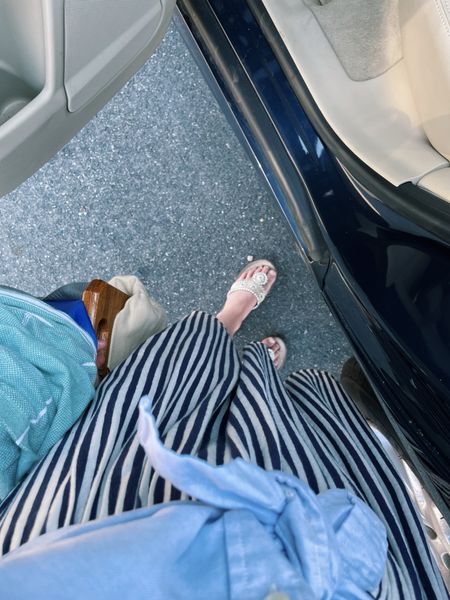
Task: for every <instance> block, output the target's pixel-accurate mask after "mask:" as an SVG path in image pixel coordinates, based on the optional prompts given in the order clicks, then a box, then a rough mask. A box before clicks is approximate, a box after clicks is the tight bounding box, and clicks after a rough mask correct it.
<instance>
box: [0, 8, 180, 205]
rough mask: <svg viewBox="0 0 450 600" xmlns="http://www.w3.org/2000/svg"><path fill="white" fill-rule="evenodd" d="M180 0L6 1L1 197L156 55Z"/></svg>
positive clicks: (0, 65) (0, 11)
mask: <svg viewBox="0 0 450 600" xmlns="http://www.w3.org/2000/svg"><path fill="white" fill-rule="evenodd" d="M174 6H175V0H0V196H3V195H4V194H6V193H8V192H9V191H11V190H12V189H14V188H15V187H17V186H18V185H19V184H20V183H21V182H22V181H24V180H25V179H27V178H28V177H29V176H30V175H31V174H32V173H33V172H34V171H36V170H37V169H38V168H39V167H41V166H42V165H43V164H44V163H45V162H46V161H47V160H48V159H49V158H51V156H53V154H55V152H57V150H58V149H59V148H61V146H63V145H64V144H65V143H66V142H67V141H68V140H69V139H70V138H71V137H72V136H73V135H74V134H75V133H76V132H77V131H78V130H79V129H81V128H82V127H83V125H85V123H86V122H87V121H89V119H90V118H92V117H93V116H94V115H95V114H96V113H97V112H98V111H99V110H100V108H101V107H102V106H103V105H104V104H105V103H106V102H107V101H108V100H109V99H110V98H111V97H112V96H113V95H114V94H115V93H116V92H117V91H118V90H119V89H120V88H121V87H122V86H123V85H124V84H125V83H126V82H127V81H128V79H129V78H130V77H131V76H132V75H133V74H134V73H135V72H136V71H137V70H138V69H139V67H140V66H141V65H142V64H143V63H144V62H145V61H146V60H147V58H148V57H149V56H150V55H151V54H152V52H153V51H154V50H155V48H156V47H157V45H158V44H159V42H160V40H161V39H162V37H163V35H164V33H165V31H166V30H167V27H168V25H169V22H170V19H171V16H172V13H173V9H174Z"/></svg>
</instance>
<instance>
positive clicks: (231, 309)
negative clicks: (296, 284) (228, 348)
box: [217, 265, 277, 335]
mask: <svg viewBox="0 0 450 600" xmlns="http://www.w3.org/2000/svg"><path fill="white" fill-rule="evenodd" d="M256 273H265V275H266V276H267V283H265V284H264V285H262V289H263V291H264V293H265V294H268V293H269V291H270V289H271V288H272V285H273V284H274V283H275V280H276V278H277V273H276V271H275V270H274V269H272V268H271V267H269V266H267V265H264V266H256V267H253V268H252V267H250V268H248V269H247V270H245V271H244V272H243V273H241V275H240V276H239V277H238V278H237V279H236V281H243V280H251V279H252V277H253V276H254V275H255V274H256ZM255 304H256V298H255V295H254V294H252V293H251V292H248V291H246V290H239V291H233V292H232V293H230V294H229V295H228V296H227V299H226V301H225V304H224V305H223V308H222V310H221V311H220V312H219V313H218V314H217V318H218V319H219V321H220V322H221V323H222V324H223V326H224V327H225V329H226V330H227V331H228V333H229V334H230V335H234V334H235V333H236V332H237V331H238V330H239V329H240V327H241V325H242V323H243V321H244V320H245V319H246V318H247V317H248V315H249V314H250V313H251V311H252V309H253V308H254V306H255Z"/></svg>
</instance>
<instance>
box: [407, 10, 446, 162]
mask: <svg viewBox="0 0 450 600" xmlns="http://www.w3.org/2000/svg"><path fill="white" fill-rule="evenodd" d="M400 24H401V31H402V44H403V55H404V58H405V64H406V69H407V71H408V75H409V81H410V84H411V88H412V92H413V96H414V99H415V101H416V105H417V108H418V111H419V114H420V117H421V121H422V124H423V128H424V130H425V133H426V134H427V136H428V139H429V140H430V142H431V144H432V145H433V146H434V147H435V148H436V150H437V151H438V152H440V153H441V154H442V155H443V156H445V157H446V158H447V159H448V160H450V2H449V0H400Z"/></svg>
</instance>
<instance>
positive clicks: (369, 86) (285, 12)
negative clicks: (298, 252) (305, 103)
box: [263, 0, 450, 186]
mask: <svg viewBox="0 0 450 600" xmlns="http://www.w3.org/2000/svg"><path fill="white" fill-rule="evenodd" d="M263 1H264V4H265V7H266V9H267V11H268V12H269V14H270V16H271V18H272V20H273V21H274V24H275V25H276V27H277V29H278V31H279V33H280V35H281V37H282V39H283V40H284V42H285V44H286V47H287V49H288V51H289V52H290V54H291V56H292V58H293V60H294V61H295V63H296V64H297V66H298V68H299V71H300V73H301V75H302V77H303V79H304V81H305V83H306V85H307V86H308V89H309V91H310V92H311V94H312V96H313V98H314V100H315V102H316V104H317V105H318V107H319V109H320V111H321V112H322V114H323V115H324V117H325V119H326V120H327V122H328V123H329V125H330V126H331V127H332V128H333V129H334V131H335V132H336V134H337V135H338V136H339V137H340V138H341V139H342V141H343V142H344V143H345V144H346V145H347V146H348V148H350V149H351V150H352V152H353V153H354V154H355V155H356V156H358V157H359V158H360V159H361V160H362V161H364V162H365V163H366V164H367V165H368V166H370V167H371V168H372V169H373V170H374V171H376V172H377V173H379V174H380V175H382V176H383V177H384V178H385V179H387V180H388V181H390V182H391V183H392V184H394V185H396V186H398V185H400V184H402V183H405V182H409V181H410V182H413V183H417V182H418V181H419V180H422V181H423V178H424V177H425V176H426V175H428V174H429V173H431V172H433V171H436V170H438V169H441V168H443V167H447V166H448V165H449V163H448V161H447V160H446V159H445V158H444V157H443V156H442V154H440V152H438V151H436V149H435V148H433V146H432V145H431V144H430V142H429V140H428V137H427V135H426V131H425V129H424V127H423V125H422V117H421V114H419V112H418V110H417V107H416V102H415V98H414V97H413V93H412V89H411V84H410V72H409V71H410V61H411V60H412V58H410V57H408V69H407V65H406V61H405V58H404V57H402V58H400V60H397V61H396V62H395V64H393V65H392V66H391V67H390V68H388V69H387V70H386V71H385V72H383V73H381V74H380V75H378V76H376V77H373V78H371V79H368V80H365V81H355V80H353V79H351V78H350V77H349V76H348V73H347V72H346V70H345V69H344V67H343V65H342V63H341V61H340V60H339V58H338V56H337V54H336V51H335V50H336V46H335V47H334V48H333V46H332V45H331V43H330V42H329V38H328V37H327V35H326V34H325V32H324V30H323V28H322V27H321V24H320V23H319V21H318V19H317V18H316V14H317V13H318V11H320V10H321V9H322V8H323V9H327V10H329V6H330V5H331V4H332V3H333V2H335V0H330V1H329V2H327V3H326V4H325V5H324V6H321V2H319V0H317V1H316V0H263ZM393 1H396V0H393ZM400 1H401V2H403V3H404V4H408V3H410V2H411V4H414V5H419V4H423V3H424V2H425V3H428V1H429V0H400ZM434 1H435V2H436V3H439V4H441V0H430V3H433V2H434ZM444 1H445V0H442V2H444ZM312 2H313V3H314V4H315V6H314V11H313V10H312V9H311V6H310V5H311V3H312ZM365 2H367V0H365ZM449 2H450V0H449ZM336 6H337V5H336ZM340 6H341V7H342V9H344V8H345V4H343V3H342V2H341V4H340ZM361 6H363V5H361ZM402 11H403V8H402ZM402 19H403V22H404V11H403V12H402ZM402 19H401V21H400V22H401V23H402ZM449 27H450V26H449ZM441 29H444V25H443V24H442V23H441ZM402 33H403V32H402ZM412 33H413V32H412V30H411V31H410V32H409V33H408V34H407V35H408V36H409V35H410V34H412ZM349 35H351V30H350V31H349ZM439 35H440V36H441V35H442V31H440V33H439ZM439 39H440V38H439ZM449 39H450V38H449ZM407 40H408V41H407V44H412V43H413V40H412V39H411V38H409V37H407ZM427 43H429V44H430V45H432V42H431V41H430V40H428V42H427ZM368 56H369V58H370V53H368ZM426 56H427V57H428V58H426V62H427V63H429V62H432V59H431V58H429V54H427V55H426ZM447 57H448V53H447ZM449 64H450V63H449ZM428 66H429V65H427V67H428ZM436 68H441V67H436ZM442 69H443V66H442ZM449 81H450V79H449ZM429 85H430V84H428V86H427V85H425V86H423V87H424V94H425V93H427V94H428V95H432V94H431V93H430V89H427V87H429ZM446 89H447V88H446ZM414 90H415V88H414ZM443 93H444V92H443ZM448 97H450V94H447V98H448ZM427 114H429V113H427ZM449 127H450V120H449ZM427 133H428V128H427ZM449 133H450V130H448V133H447V134H443V135H444V136H445V135H446V137H447V144H450V135H449ZM433 143H434V142H433ZM436 147H438V146H436ZM441 147H443V144H441V143H439V148H438V149H439V150H440V151H441ZM447 147H449V148H450V146H447ZM448 156H449V157H450V153H449V154H448Z"/></svg>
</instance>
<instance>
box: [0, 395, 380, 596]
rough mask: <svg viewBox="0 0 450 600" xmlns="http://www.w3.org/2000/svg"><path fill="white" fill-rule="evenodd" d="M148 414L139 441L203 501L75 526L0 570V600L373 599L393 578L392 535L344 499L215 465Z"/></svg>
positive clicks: (146, 408)
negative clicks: (183, 448)
mask: <svg viewBox="0 0 450 600" xmlns="http://www.w3.org/2000/svg"><path fill="white" fill-rule="evenodd" d="M150 410H151V403H150V400H149V399H148V398H143V400H142V401H141V405H140V421H139V436H140V440H141V444H142V446H143V447H144V449H145V451H146V453H147V455H148V457H149V460H150V462H151V463H152V465H153V466H154V468H155V469H156V471H157V472H159V473H160V475H161V476H163V477H164V478H166V479H167V480H169V481H170V482H172V484H173V485H174V486H176V487H178V488H179V489H180V490H183V491H184V492H186V493H187V494H188V495H189V496H190V497H193V498H195V499H196V500H195V501H187V502H183V501H176V502H169V503H165V504H161V505H157V506H154V507H152V508H144V509H138V510H134V511H130V512H127V513H123V514H121V515H116V516H113V517H108V518H105V519H101V520H98V521H93V522H90V523H86V524H83V525H75V526H71V527H66V528H63V529H60V530H58V531H55V532H53V533H49V534H46V535H44V536H41V537H38V538H36V539H35V540H34V541H32V542H29V543H28V544H25V545H24V546H22V547H21V548H19V549H18V550H16V551H14V552H11V553H10V554H8V555H7V556H6V557H4V558H3V559H2V560H1V561H0V597H2V598H3V597H5V598H8V599H9V600H25V599H27V598H33V599H35V600H41V599H42V600H44V599H45V600H53V599H54V600H56V599H59V598H61V597H64V598H66V599H75V598H83V599H84V600H89V599H92V600H93V599H96V600H102V599H105V600H106V599H108V600H116V599H117V600H119V599H120V600H122V599H123V598H133V599H140V598H152V599H168V598H169V599H171V598H205V599H207V598H208V599H211V598H214V599H221V598H236V599H243V600H244V599H245V600H251V599H253V598H254V599H263V598H266V597H267V596H270V594H272V593H275V592H282V593H284V594H285V595H286V596H287V597H288V598H299V599H300V598H301V599H302V600H309V599H311V600H312V599H319V598H320V599H327V598H335V599H344V598H346V599H356V598H368V597H370V596H369V592H370V591H372V590H375V589H376V588H377V586H378V585H379V583H380V580H381V578H382V576H383V573H384V569H385V563H386V553H387V542H386V531H385V528H384V526H383V525H382V523H381V521H380V520H379V519H378V517H377V516H376V515H375V514H374V513H373V512H372V510H371V509H370V508H369V507H368V506H367V505H366V504H364V503H363V502H362V501H360V500H359V499H358V498H357V497H356V496H354V495H353V494H351V493H350V492H348V491H346V490H329V491H326V492H323V493H321V494H318V495H316V494H314V493H313V492H312V490H311V489H310V488H309V487H308V486H307V485H306V484H305V483H303V482H301V481H300V480H299V479H297V478H296V477H294V476H291V475H287V474H284V473H281V472H279V471H265V470H263V469H261V468H260V467H257V466H256V465H252V464H250V463H247V462H245V461H244V460H242V459H236V460H234V461H232V462H230V463H228V464H227V465H223V466H220V467H214V466H212V465H209V464H207V463H206V462H204V461H202V460H200V459H199V458H196V457H191V456H186V455H179V454H176V453H175V452H173V451H171V450H168V449H166V448H164V447H163V446H162V444H161V443H160V440H159V437H158V433H157V430H156V425H155V422H154V420H153V417H152V416H151V413H150Z"/></svg>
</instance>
